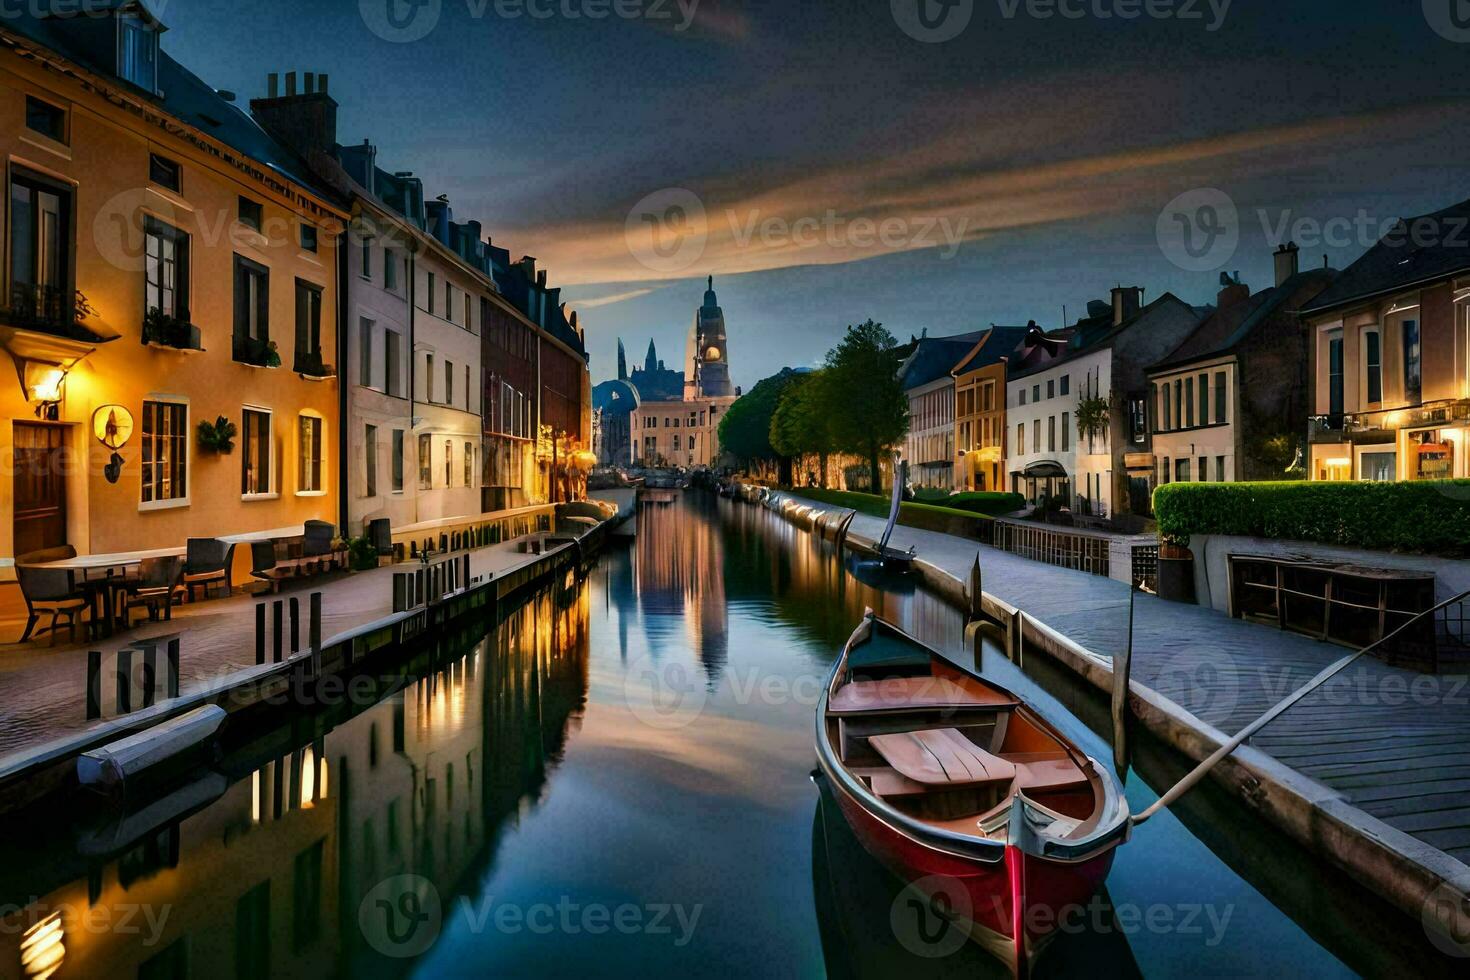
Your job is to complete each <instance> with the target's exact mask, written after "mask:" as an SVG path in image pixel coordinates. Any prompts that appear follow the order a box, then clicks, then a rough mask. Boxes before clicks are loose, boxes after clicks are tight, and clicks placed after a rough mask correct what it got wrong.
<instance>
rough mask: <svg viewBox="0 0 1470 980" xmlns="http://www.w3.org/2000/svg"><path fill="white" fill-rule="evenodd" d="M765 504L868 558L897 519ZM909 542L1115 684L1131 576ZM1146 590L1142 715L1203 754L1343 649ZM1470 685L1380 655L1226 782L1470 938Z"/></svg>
mask: <svg viewBox="0 0 1470 980" xmlns="http://www.w3.org/2000/svg"><path fill="white" fill-rule="evenodd" d="M742 498H743V499H746V500H747V501H755V500H756V495H755V494H753V493H745V494H742ZM763 503H764V505H765V506H766V507H768V508H769V509H771V510H773V511H775V512H777V513H779V514H781V515H782V516H783V517H785V518H786V519H787V520H788V521H790V522H792V523H794V524H796V525H797V526H799V527H802V528H805V529H807V530H809V531H812V532H813V533H817V534H820V535H822V536H823V537H826V538H828V539H833V538H836V537H838V536H839V535H842V534H844V529H845V539H846V540H845V543H846V545H847V546H848V547H850V548H851V549H852V550H854V551H857V552H860V553H861V552H869V553H870V552H872V551H873V549H874V546H875V543H876V540H877V539H878V538H879V537H880V536H881V534H882V530H883V521H881V520H880V519H877V518H873V517H869V516H865V515H862V514H855V515H854V514H853V512H852V511H849V510H843V509H840V508H836V507H832V506H829V505H823V504H820V503H816V502H814V501H810V500H807V499H804V498H801V497H799V496H796V495H792V494H782V493H770V494H766V495H765V500H764V501H763ZM849 515H852V516H851V518H850V519H849ZM892 543H893V544H894V545H895V546H897V547H899V548H903V549H907V548H909V547H913V548H915V549H917V551H918V555H919V561H918V563H917V568H918V573H919V575H920V576H922V578H923V580H924V582H925V584H926V586H927V587H928V588H929V589H931V590H932V591H933V592H935V593H936V594H937V595H939V596H940V597H942V598H943V599H945V600H946V601H947V602H949V603H950V604H952V605H954V606H956V607H957V608H959V609H961V610H968V609H969V608H970V600H969V596H968V593H967V586H966V583H967V582H968V580H969V578H970V575H971V570H972V568H973V566H974V564H975V561H976V558H977V557H978V558H979V560H980V567H981V579H982V586H981V589H982V596H981V607H982V610H983V615H984V617H985V619H987V620H989V621H990V622H992V623H994V624H997V626H998V627H999V629H1000V632H1001V634H1002V635H1003V636H1004V637H1005V641H1006V645H1007V649H1008V653H1009V654H1010V655H1011V656H1012V658H1024V657H1028V656H1029V657H1035V656H1043V657H1046V658H1048V659H1049V660H1050V661H1052V662H1054V663H1056V664H1058V665H1060V666H1061V667H1063V668H1064V669H1066V670H1067V671H1068V672H1070V673H1071V674H1072V675H1074V676H1076V677H1078V678H1081V679H1082V680H1083V681H1085V682H1086V683H1087V684H1089V685H1091V686H1093V687H1094V688H1096V689H1098V690H1100V691H1104V692H1110V691H1111V690H1112V686H1113V672H1112V661H1113V655H1114V654H1115V653H1120V652H1121V651H1122V650H1123V649H1124V648H1125V647H1126V645H1127V643H1128V635H1129V629H1130V623H1129V607H1130V595H1129V589H1128V587H1127V586H1126V585H1124V584H1122V583H1118V582H1114V581H1111V580H1109V579H1106V578H1103V577H1100V576H1095V575H1090V574H1087V573H1085V572H1078V571H1072V570H1068V569H1063V568H1058V567H1055V566H1051V565H1045V564H1041V563H1038V562H1033V561H1029V560H1026V559H1024V558H1020V557H1018V556H1016V555H1012V554H1008V553H1006V552H1003V551H999V550H997V549H994V548H989V547H987V546H984V545H980V544H978V543H977V542H974V541H971V540H966V539H964V538H960V537H956V536H953V535H948V534H943V533H938V532H934V531H929V530H924V529H919V528H910V527H902V526H900V527H899V528H898V529H897V530H896V531H895V534H894V539H893V542H892ZM1133 599H1134V601H1135V603H1136V606H1135V610H1134V614H1133V621H1132V631H1133V643H1134V645H1133V651H1134V654H1133V668H1132V683H1131V685H1130V691H1129V705H1130V710H1131V715H1132V718H1133V719H1134V721H1135V723H1136V724H1139V725H1142V726H1143V727H1144V728H1145V729H1146V730H1147V731H1148V732H1149V733H1150V734H1151V735H1152V736H1154V737H1156V738H1158V739H1159V740H1161V741H1162V742H1163V743H1164V744H1167V745H1169V746H1172V747H1173V748H1174V749H1175V750H1177V751H1178V752H1179V753H1181V754H1182V755H1183V756H1184V757H1186V758H1188V759H1191V760H1196V761H1197V760H1202V759H1204V758H1207V757H1208V756H1209V755H1210V754H1211V753H1213V752H1214V751H1215V750H1216V749H1218V748H1219V747H1220V746H1221V745H1222V744H1223V743H1224V742H1225V741H1226V740H1228V738H1229V737H1230V735H1231V734H1232V733H1234V732H1236V731H1239V730H1241V729H1242V728H1244V727H1245V725H1247V724H1248V723H1250V722H1251V721H1253V720H1254V719H1255V718H1257V717H1259V716H1260V715H1261V714H1262V713H1264V712H1265V711H1266V710H1267V709H1269V708H1270V707H1271V706H1272V705H1274V704H1275V703H1277V702H1279V701H1280V700H1282V699H1283V698H1284V697H1286V696H1287V695H1288V694H1290V693H1291V692H1292V691H1293V690H1295V689H1296V688H1297V687H1299V686H1301V685H1302V684H1303V683H1305V682H1306V681H1307V680H1308V679H1310V678H1311V677H1312V676H1314V675H1315V674H1316V673H1317V672H1318V671H1319V670H1321V669H1322V668H1323V667H1324V666H1326V665H1327V664H1329V663H1331V662H1332V661H1334V660H1336V659H1338V658H1339V657H1340V656H1341V655H1342V653H1343V651H1342V649H1341V648H1340V647H1335V646H1331V645H1328V644H1324V643H1320V642H1317V641H1314V640H1311V639H1309V638H1306V637H1302V636H1297V635H1294V634H1287V633H1280V632H1276V631H1273V630H1268V629H1266V628H1264V627H1261V626H1258V625H1255V624H1250V623H1246V622H1243V621H1240V620H1233V619H1230V618H1229V617H1226V616H1223V615H1221V614H1219V613H1216V612H1214V611H1213V610H1211V609H1208V608H1205V607H1199V606H1187V605H1181V604H1177V603H1168V602H1164V601H1163V600H1160V599H1158V598H1156V597H1153V596H1148V595H1137V596H1135V597H1133ZM1462 682H1463V679H1456V678H1444V677H1439V678H1422V677H1421V676H1420V675H1411V674H1408V673H1407V672H1405V671H1402V670H1397V669H1395V668H1391V667H1388V666H1386V665H1384V664H1381V663H1378V662H1376V661H1371V660H1366V659H1365V660H1364V661H1361V662H1359V663H1358V664H1356V665H1354V667H1353V668H1352V669H1351V670H1350V671H1349V672H1347V673H1346V675H1345V676H1344V677H1343V678H1342V682H1341V683H1340V684H1337V685H1335V686H1332V687H1329V688H1327V689H1324V690H1322V691H1320V692H1318V693H1315V694H1313V695H1311V696H1309V697H1308V698H1307V699H1306V700H1304V701H1303V702H1302V703H1301V704H1300V705H1298V706H1297V707H1296V708H1294V709H1293V710H1292V711H1291V712H1289V713H1288V714H1287V715H1285V716H1284V717H1282V718H1281V719H1279V720H1278V721H1277V722H1276V723H1274V724H1273V725H1272V726H1271V727H1270V728H1268V729H1266V730H1265V731H1263V732H1261V733H1260V734H1259V735H1257V736H1256V738H1255V739H1253V740H1252V743H1251V744H1249V745H1245V746H1242V747H1241V748H1240V749H1239V750H1238V751H1237V752H1235V753H1234V754H1233V755H1231V756H1230V757H1229V758H1227V759H1226V760H1225V761H1224V762H1223V763H1221V764H1220V765H1219V766H1217V767H1216V769H1215V770H1214V771H1213V772H1212V781H1213V783H1214V784H1215V785H1216V786H1218V787H1220V788H1222V789H1224V790H1225V791H1226V792H1227V793H1228V794H1229V796H1230V798H1232V799H1233V800H1234V801H1235V802H1236V803H1237V804H1238V806H1239V808H1240V811H1241V812H1242V813H1243V814H1249V815H1253V816H1254V817H1255V818H1258V819H1261V820H1264V821H1267V822H1269V823H1270V824H1272V825H1274V826H1275V827H1277V828H1279V829H1280V830H1281V831H1282V832H1284V833H1285V834H1287V835H1288V836H1289V837H1291V838H1292V839H1294V840H1296V841H1297V842H1299V843H1300V844H1301V845H1302V846H1304V847H1306V848H1308V849H1309V850H1311V851H1312V852H1314V853H1316V854H1318V855H1319V856H1320V857H1321V858H1322V859H1323V860H1325V861H1327V862H1330V863H1331V864H1333V865H1335V866H1337V867H1339V868H1341V869H1342V870H1344V871H1345V872H1347V873H1348V874H1349V875H1351V876H1353V877H1354V878H1355V879H1357V880H1358V881H1360V882H1361V883H1362V884H1363V886H1364V887H1365V888H1368V889H1371V890H1372V891H1373V892H1375V893H1376V894H1379V895H1381V896H1382V897H1383V898H1384V899H1385V900H1386V901H1388V902H1389V903H1391V904H1392V905H1393V906H1395V907H1397V908H1399V909H1401V910H1403V911H1404V912H1405V913H1407V914H1408V915H1410V916H1412V917H1413V918H1415V919H1421V918H1422V919H1423V921H1424V922H1425V926H1426V929H1434V928H1444V927H1446V926H1448V929H1449V931H1451V933H1452V934H1453V935H1465V934H1467V931H1470V901H1467V899H1466V888H1467V886H1470V867H1467V866H1466V864H1465V863H1464V859H1465V857H1466V856H1467V855H1470V830H1467V826H1470V812H1467V811H1465V810H1464V809H1463V803H1462V804H1460V806H1456V805H1455V803H1456V800H1457V794H1460V793H1461V792H1462V791H1461V790H1460V789H1459V788H1458V787H1457V786H1456V784H1455V781H1454V772H1455V770H1454V768H1453V765H1454V762H1457V761H1458V760H1457V759H1452V760H1451V761H1450V762H1449V763H1446V762H1445V754H1446V753H1456V752H1459V751H1460V747H1461V746H1464V745H1466V744H1470V712H1467V711H1465V709H1464V706H1463V704H1462V703H1461V700H1462V699H1463V697H1464V696H1465V694H1464V692H1465V686H1464V684H1463V683H1462ZM1416 692H1417V693H1416ZM1166 788H1167V787H1162V786H1161V787H1157V789H1159V790H1160V791H1162V790H1163V789H1166ZM1455 930H1458V931H1455Z"/></svg>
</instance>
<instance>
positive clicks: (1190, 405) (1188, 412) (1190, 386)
mask: <svg viewBox="0 0 1470 980" xmlns="http://www.w3.org/2000/svg"><path fill="white" fill-rule="evenodd" d="M1183 409H1184V427H1185V428H1186V429H1192V428H1194V379H1193V378H1185V379H1184V405H1183Z"/></svg>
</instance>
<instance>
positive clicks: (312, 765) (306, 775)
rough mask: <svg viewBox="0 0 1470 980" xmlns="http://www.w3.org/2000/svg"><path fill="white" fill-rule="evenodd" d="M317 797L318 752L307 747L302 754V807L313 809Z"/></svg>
mask: <svg viewBox="0 0 1470 980" xmlns="http://www.w3.org/2000/svg"><path fill="white" fill-rule="evenodd" d="M315 797H316V753H315V752H313V751H312V750H311V749H307V750H306V751H304V752H303V753H302V754H301V809H303V810H309V809H311V804H312V800H313V799H315Z"/></svg>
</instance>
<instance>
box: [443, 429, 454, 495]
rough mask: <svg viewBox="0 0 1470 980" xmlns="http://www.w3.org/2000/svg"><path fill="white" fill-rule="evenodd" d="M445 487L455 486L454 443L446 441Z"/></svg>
mask: <svg viewBox="0 0 1470 980" xmlns="http://www.w3.org/2000/svg"><path fill="white" fill-rule="evenodd" d="M444 485H445V486H446V487H452V486H454V443H453V442H450V441H449V440H448V439H445V440H444Z"/></svg>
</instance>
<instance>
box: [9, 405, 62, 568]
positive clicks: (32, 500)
mask: <svg viewBox="0 0 1470 980" xmlns="http://www.w3.org/2000/svg"><path fill="white" fill-rule="evenodd" d="M65 463H66V428H65V427H64V426H60V425H40V424H38V423H35V422H16V423H15V554H17V555H25V554H29V553H30V552H33V551H42V550H45V549H47V548H57V547H60V546H61V545H64V544H66V465H65Z"/></svg>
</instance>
